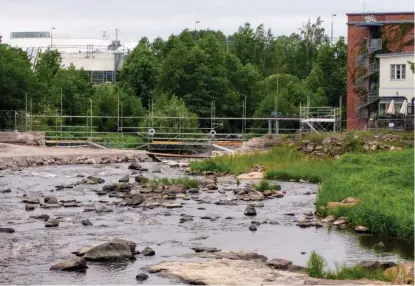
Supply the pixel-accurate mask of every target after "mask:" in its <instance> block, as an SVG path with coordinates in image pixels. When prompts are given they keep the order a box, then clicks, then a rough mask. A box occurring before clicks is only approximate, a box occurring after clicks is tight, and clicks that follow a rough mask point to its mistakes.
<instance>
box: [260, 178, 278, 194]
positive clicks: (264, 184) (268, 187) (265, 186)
mask: <svg viewBox="0 0 415 286" xmlns="http://www.w3.org/2000/svg"><path fill="white" fill-rule="evenodd" d="M254 187H255V189H256V190H257V191H260V192H264V191H280V190H281V186H280V185H274V184H271V183H270V182H268V181H267V180H261V182H260V183H259V184H258V185H254Z"/></svg>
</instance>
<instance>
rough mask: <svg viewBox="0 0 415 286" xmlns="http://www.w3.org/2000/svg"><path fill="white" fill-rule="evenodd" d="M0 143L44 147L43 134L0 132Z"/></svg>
mask: <svg viewBox="0 0 415 286" xmlns="http://www.w3.org/2000/svg"><path fill="white" fill-rule="evenodd" d="M0 143H10V144H25V145H38V146H43V145H45V132H0Z"/></svg>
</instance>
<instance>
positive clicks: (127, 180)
mask: <svg viewBox="0 0 415 286" xmlns="http://www.w3.org/2000/svg"><path fill="white" fill-rule="evenodd" d="M129 181H130V176H129V175H125V176H124V177H122V178H121V179H119V180H118V182H120V183H128V182H129Z"/></svg>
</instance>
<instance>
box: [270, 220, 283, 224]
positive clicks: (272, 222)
mask: <svg viewBox="0 0 415 286" xmlns="http://www.w3.org/2000/svg"><path fill="white" fill-rule="evenodd" d="M268 223H269V224H280V223H279V222H278V221H276V220H270V221H269V222H268Z"/></svg>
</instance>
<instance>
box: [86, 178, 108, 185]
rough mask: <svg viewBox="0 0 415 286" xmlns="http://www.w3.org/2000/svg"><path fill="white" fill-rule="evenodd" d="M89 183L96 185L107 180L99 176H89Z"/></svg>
mask: <svg viewBox="0 0 415 286" xmlns="http://www.w3.org/2000/svg"><path fill="white" fill-rule="evenodd" d="M87 180H88V181H87V184H91V185H96V184H103V183H105V180H104V179H102V178H99V177H94V176H88V177H87Z"/></svg>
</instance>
